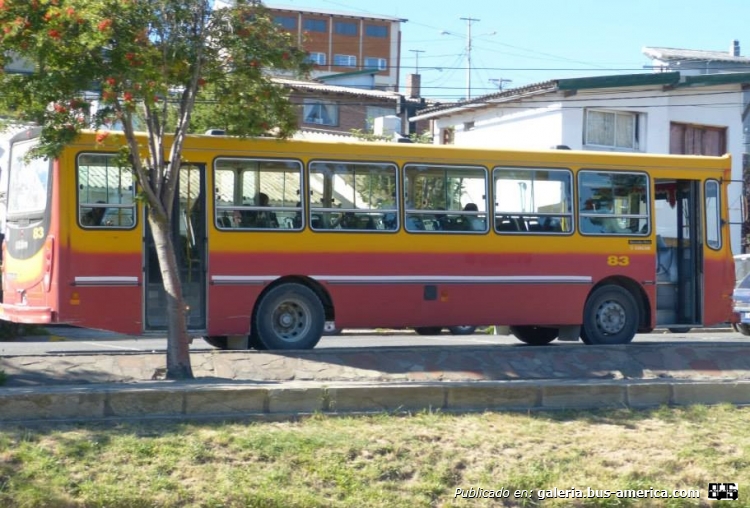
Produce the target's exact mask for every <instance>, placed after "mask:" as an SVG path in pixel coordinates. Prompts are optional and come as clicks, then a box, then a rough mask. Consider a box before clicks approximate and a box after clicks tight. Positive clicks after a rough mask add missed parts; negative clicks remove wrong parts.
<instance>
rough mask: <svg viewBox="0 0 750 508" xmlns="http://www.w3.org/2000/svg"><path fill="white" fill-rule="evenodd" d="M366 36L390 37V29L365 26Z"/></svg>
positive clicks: (379, 26) (378, 26)
mask: <svg viewBox="0 0 750 508" xmlns="http://www.w3.org/2000/svg"><path fill="white" fill-rule="evenodd" d="M365 35H366V36H367V37H381V38H385V37H388V27H387V26H381V25H365Z"/></svg>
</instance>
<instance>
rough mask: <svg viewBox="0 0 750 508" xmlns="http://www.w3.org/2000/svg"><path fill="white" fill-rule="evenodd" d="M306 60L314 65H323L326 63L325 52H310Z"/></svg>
mask: <svg viewBox="0 0 750 508" xmlns="http://www.w3.org/2000/svg"><path fill="white" fill-rule="evenodd" d="M307 61H308V62H310V63H313V64H315V65H325V64H326V54H325V53H318V52H312V53H310V54H308V55H307Z"/></svg>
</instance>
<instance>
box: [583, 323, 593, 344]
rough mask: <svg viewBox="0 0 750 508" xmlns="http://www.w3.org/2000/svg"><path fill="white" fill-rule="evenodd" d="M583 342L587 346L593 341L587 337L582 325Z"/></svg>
mask: <svg viewBox="0 0 750 508" xmlns="http://www.w3.org/2000/svg"><path fill="white" fill-rule="evenodd" d="M581 342H583V343H584V344H586V345H589V344H591V340H590V339H589V336H588V335H586V329H585V328H584V327H583V325H581Z"/></svg>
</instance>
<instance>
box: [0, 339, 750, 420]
mask: <svg viewBox="0 0 750 508" xmlns="http://www.w3.org/2000/svg"><path fill="white" fill-rule="evenodd" d="M191 358H192V365H193V371H194V374H195V376H196V380H194V381H189V382H171V381H155V380H156V379H160V378H161V377H162V376H163V373H164V365H165V355H164V353H155V354H140V353H139V354H89V355H80V354H72V355H62V354H61V355H43V356H14V357H9V356H6V357H0V370H2V371H5V373H6V375H7V377H8V379H7V382H6V384H5V385H4V386H3V387H1V388H0V421H4V422H11V421H21V420H23V421H28V420H40V419H44V420H47V419H104V420H107V419H113V420H122V419H127V418H149V417H159V418H228V417H257V418H288V417H290V416H292V415H298V414H305V413H311V412H316V411H320V412H328V413H350V412H354V413H362V412H380V411H406V410H408V411H416V410H425V409H426V410H442V411H481V410H487V409H513V410H525V409H563V408H564V409H584V408H585V409H589V408H598V407H639V408H640V407H648V406H657V405H661V404H676V405H681V404H696V403H701V404H715V403H721V402H728V403H734V404H748V403H750V389H748V388H750V348H748V347H746V346H743V345H736V344H719V345H716V344H711V345H707V344H705V343H696V344H694V345H685V344H684V343H683V344H679V345H674V344H673V345H668V344H659V345H650V344H643V345H640V344H630V345H627V346H609V347H580V346H578V347H577V346H566V345H552V346H548V347H542V348H534V347H527V346H517V347H516V346H488V347H465V348H464V347H412V348H378V349H370V350H354V349H321V350H313V351H294V352H275V353H269V352H258V351H210V352H199V353H193V354H192V357H191Z"/></svg>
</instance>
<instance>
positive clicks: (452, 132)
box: [410, 72, 750, 253]
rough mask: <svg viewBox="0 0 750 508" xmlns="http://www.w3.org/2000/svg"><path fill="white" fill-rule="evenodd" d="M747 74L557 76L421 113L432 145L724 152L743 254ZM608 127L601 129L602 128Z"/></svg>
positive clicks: (737, 247)
mask: <svg viewBox="0 0 750 508" xmlns="http://www.w3.org/2000/svg"><path fill="white" fill-rule="evenodd" d="M747 85H750V73H731V74H711V75H685V74H682V73H680V72H663V73H653V74H631V75H615V76H599V77H591V78H576V79H558V80H551V81H545V82H542V83H537V84H533V85H528V86H524V87H520V88H514V89H508V90H503V91H500V92H497V93H493V94H489V95H484V96H482V97H477V98H474V99H471V100H466V101H461V102H457V103H452V104H445V105H439V106H435V107H432V108H427V109H424V110H422V111H420V112H419V113H418V114H417V115H416V116H414V117H412V118H410V121H422V120H430V121H431V130H432V134H433V136H434V140H435V143H437V144H455V145H459V146H475V147H497V148H518V149H524V148H528V149H546V148H550V147H555V146H559V145H565V146H567V147H569V148H571V149H574V150H611V151H623V152H649V153H677V154H696V155H698V154H700V155H723V154H724V153H730V154H732V156H733V159H732V180H733V181H734V182H736V183H732V184H730V186H729V200H730V203H729V204H730V221H731V222H732V226H731V237H732V249H733V251H734V252H735V253H739V252H741V227H740V222H741V220H742V216H741V203H742V185H741V183H740V182H741V181H742V161H743V152H744V150H743V109H744V102H743V88H745V87H746V86H747ZM605 125H606V126H607V127H608V128H604V127H603V126H605Z"/></svg>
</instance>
